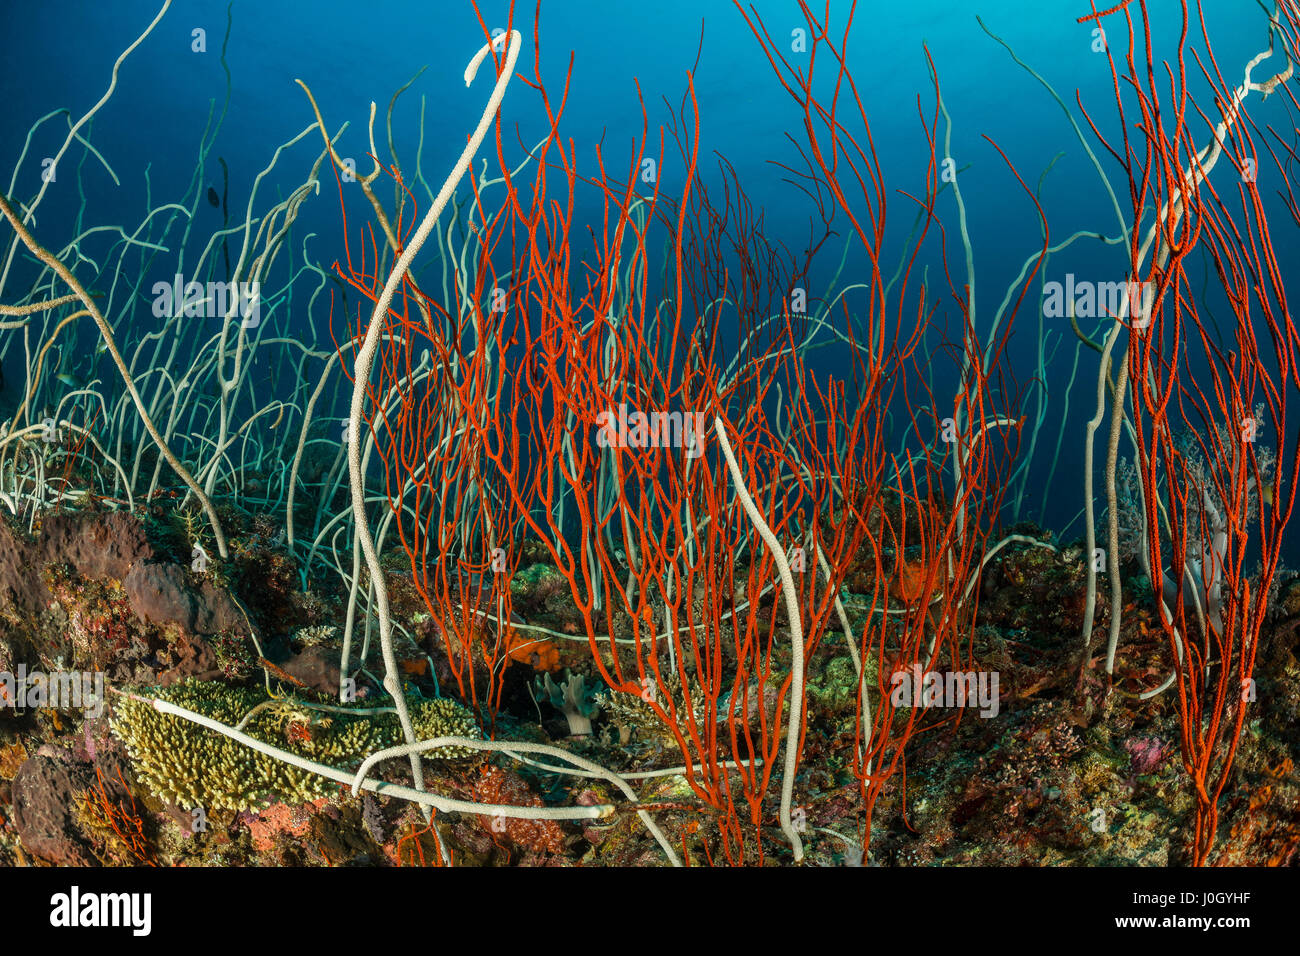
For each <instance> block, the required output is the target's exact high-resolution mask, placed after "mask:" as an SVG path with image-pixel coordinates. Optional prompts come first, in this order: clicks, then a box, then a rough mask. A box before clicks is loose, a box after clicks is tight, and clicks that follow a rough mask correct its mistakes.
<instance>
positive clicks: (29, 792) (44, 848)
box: [13, 753, 95, 866]
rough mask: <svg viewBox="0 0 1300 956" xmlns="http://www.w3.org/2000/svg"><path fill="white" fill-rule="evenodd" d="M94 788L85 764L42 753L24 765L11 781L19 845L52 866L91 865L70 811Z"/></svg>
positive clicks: (89, 853) (92, 861) (92, 777)
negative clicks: (20, 842) (75, 802)
mask: <svg viewBox="0 0 1300 956" xmlns="http://www.w3.org/2000/svg"><path fill="white" fill-rule="evenodd" d="M94 784H95V774H94V771H93V770H92V769H91V765H90V764H78V763H75V762H73V761H71V760H69V759H67V758H65V757H61V756H55V755H50V754H44V753H38V754H37V755H36V756H34V757H30V758H28V759H27V760H26V761H24V762H23V765H22V766H21V767H19V768H18V774H17V775H16V776H15V777H14V782H13V808H14V817H13V823H14V827H15V828H16V829H17V830H18V837H19V839H20V840H22V843H23V846H24V847H26V848H27V849H28V850H29V851H31V852H32V853H33V854H34V855H36V856H38V857H40V858H41V859H43V860H47V861H48V862H50V863H53V864H55V865H56V866H90V865H93V864H94V863H95V858H94V856H93V855H92V854H91V852H90V847H89V845H88V844H87V843H86V841H85V839H84V838H83V837H82V836H81V834H80V833H79V832H78V831H77V828H76V825H75V824H74V823H73V821H72V807H73V802H74V801H75V800H77V799H79V798H80V796H81V795H82V794H83V793H84V792H85V791H86V790H89V789H90V788H91V787H92V786H94Z"/></svg>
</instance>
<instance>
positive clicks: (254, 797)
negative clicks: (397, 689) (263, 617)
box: [112, 679, 482, 810]
mask: <svg viewBox="0 0 1300 956" xmlns="http://www.w3.org/2000/svg"><path fill="white" fill-rule="evenodd" d="M156 696H157V697H158V698H159V699H161V700H165V701H167V702H169V703H172V704H175V705H177V706H179V707H185V708H187V709H189V710H193V711H195V712H196V713H200V714H202V715H204V716H205V717H210V718H212V719H214V720H218V721H221V722H222V723H225V724H229V725H230V726H232V727H233V726H236V725H238V724H239V722H240V721H242V720H243V719H244V718H245V717H246V716H248V714H249V713H250V711H253V710H254V708H258V707H261V708H262V709H261V710H259V711H258V712H257V713H255V714H254V715H253V716H252V719H251V720H249V721H248V723H247V724H246V725H245V726H244V727H243V732H244V733H246V734H248V735H249V736H250V737H254V738H256V739H257V740H261V741H263V742H264V743H268V744H271V745H273V746H275V747H278V748H280V749H282V750H288V751H290V752H292V753H296V754H298V755H300V756H302V757H306V758H308V759H310V760H314V761H317V762H320V763H324V764H327V765H329V766H331V767H336V768H339V769H341V770H352V769H355V768H356V767H357V766H358V765H359V764H360V763H361V761H362V760H363V759H364V758H365V757H366V756H367V755H368V754H370V753H373V752H375V751H377V750H381V749H383V748H385V747H391V746H394V745H396V744H400V743H401V742H402V729H401V726H400V725H399V724H398V721H397V717H396V715H395V714H387V713H386V714H378V715H372V714H358V715H355V716H351V715H348V714H347V713H335V712H330V713H325V712H319V711H312V710H310V709H308V708H306V707H303V706H302V705H301V704H299V703H294V702H290V701H281V700H276V699H274V698H271V697H268V696H267V695H265V694H263V693H261V692H258V691H253V690H247V689H244V688H238V687H230V686H229V685H226V684H221V683H217V682H209V681H197V680H193V679H191V680H186V681H183V682H181V683H179V684H177V685H175V686H174V687H170V688H167V689H165V690H161V691H159V692H158V694H157V695H156ZM265 705H269V706H265ZM410 710H411V719H412V722H413V723H414V725H415V728H416V733H417V734H418V735H419V737H420V739H422V740H427V739H429V738H432V737H444V736H445V737H481V736H482V734H481V732H480V730H479V727H478V723H477V722H476V721H475V719H474V716H473V715H472V714H471V713H470V712H469V711H468V710H466V709H465V708H464V707H462V706H460V705H459V704H457V703H455V702H454V701H451V700H446V699H437V700H412V701H410ZM313 718H314V719H313ZM304 727H305V728H306V731H305V732H304V729H303V728H304ZM112 728H113V733H114V735H116V736H117V737H118V738H119V739H121V740H122V741H123V742H124V743H125V744H126V749H127V752H128V753H129V754H130V755H131V763H132V765H133V767H134V769H135V772H136V775H137V776H138V777H139V779H140V781H141V782H142V783H143V784H144V785H145V786H147V787H148V788H149V790H150V791H151V792H152V793H153V794H154V796H156V797H158V798H159V799H161V800H164V801H166V802H168V803H173V804H176V805H178V806H181V807H183V808H185V809H187V810H190V809H193V808H195V807H203V808H204V809H205V810H252V809H256V808H257V807H259V806H263V805H265V804H266V803H267V802H273V801H283V802H286V803H306V802H308V801H311V800H316V799H319V798H320V797H329V796H333V795H334V794H335V793H336V792H337V790H338V787H337V784H333V783H331V782H330V781H328V780H326V779H325V778H323V777H320V776H317V775H316V774H313V773H310V772H308V771H306V770H301V769H299V768H297V767H293V766H290V765H289V764H285V763H281V762H280V761H278V760H275V759H273V758H271V757H268V756H266V755H264V754H261V753H258V752H256V751H254V750H251V749H249V748H248V747H245V746H243V745H242V744H239V743H237V742H235V741H234V740H231V739H230V738H228V737H225V736H222V735H221V734H218V733H215V732H213V731H210V730H207V729H205V728H203V727H200V726H198V725H197V724H194V723H191V722H190V721H188V720H184V719H182V718H180V717H175V716H172V715H169V714H163V713H160V712H158V711H157V710H155V709H154V707H153V706H152V705H151V704H150V703H149V702H148V701H147V700H141V699H135V698H125V699H122V700H120V701H119V702H117V704H116V706H115V712H114V715H113V719H112ZM474 753H475V751H474V750H472V749H470V748H466V747H445V748H442V749H439V750H435V751H431V752H430V753H429V754H428V756H429V757H430V758H431V759H435V760H454V759H458V758H464V757H469V756H472V755H473V754H474Z"/></svg>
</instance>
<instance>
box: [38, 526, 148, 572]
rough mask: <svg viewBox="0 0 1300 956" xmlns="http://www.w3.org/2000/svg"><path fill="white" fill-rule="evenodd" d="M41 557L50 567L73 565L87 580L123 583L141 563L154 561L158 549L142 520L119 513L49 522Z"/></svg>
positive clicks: (42, 541)
mask: <svg viewBox="0 0 1300 956" xmlns="http://www.w3.org/2000/svg"><path fill="white" fill-rule="evenodd" d="M40 556H41V560H42V561H43V562H44V563H46V564H70V565H72V566H73V567H74V568H76V569H77V573H78V574H80V575H81V576H82V577H84V578H94V579H100V578H116V579H117V580H119V581H121V580H122V579H124V578H125V577H126V576H127V574H128V573H130V571H131V569H132V568H133V567H135V566H136V565H137V564H143V563H144V562H146V561H152V560H153V559H154V550H153V546H152V545H150V544H149V541H148V539H147V538H146V536H145V532H144V525H143V524H141V523H140V521H139V519H137V518H136V517H135V516H133V515H130V514H127V513H126V512H123V511H118V512H112V513H110V514H106V515H76V514H62V515H53V516H51V517H49V518H47V519H45V522H44V524H43V525H42V526H41V546H40Z"/></svg>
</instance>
